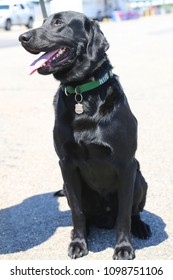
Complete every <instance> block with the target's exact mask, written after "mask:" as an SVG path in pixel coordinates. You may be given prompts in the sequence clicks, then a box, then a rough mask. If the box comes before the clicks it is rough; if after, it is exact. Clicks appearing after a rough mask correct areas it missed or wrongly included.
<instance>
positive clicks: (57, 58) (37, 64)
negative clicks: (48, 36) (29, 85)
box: [29, 47, 72, 75]
mask: <svg viewBox="0 0 173 280" xmlns="http://www.w3.org/2000/svg"><path fill="white" fill-rule="evenodd" d="M71 58H72V51H71V50H70V48H67V47H60V48H58V49H57V50H55V51H51V52H46V53H45V54H43V55H41V56H40V57H39V58H37V59H36V60H34V61H33V62H32V64H31V65H30V67H29V75H32V74H33V73H34V72H35V71H37V70H38V72H39V73H40V74H49V73H50V72H53V70H54V69H56V68H57V67H58V66H60V65H62V64H64V63H66V62H68V61H69V60H70V59H71Z"/></svg>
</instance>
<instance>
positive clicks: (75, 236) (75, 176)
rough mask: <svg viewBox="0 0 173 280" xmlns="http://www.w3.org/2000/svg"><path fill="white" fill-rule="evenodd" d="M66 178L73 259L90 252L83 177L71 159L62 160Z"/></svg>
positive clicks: (61, 163)
mask: <svg viewBox="0 0 173 280" xmlns="http://www.w3.org/2000/svg"><path fill="white" fill-rule="evenodd" d="M60 166H61V171H62V175H63V179H64V188H65V193H66V196H67V199H68V203H69V206H70V208H71V211H72V221H73V230H72V235H71V239H72V241H71V243H70V245H69V247H68V255H69V257H71V258H72V259H76V258H80V257H82V256H84V255H86V254H87V253H88V249H87V240H86V237H87V234H86V219H85V216H84V214H83V211H82V200H81V187H82V186H81V184H82V183H81V178H80V174H79V171H78V170H77V168H76V167H74V166H73V163H71V162H70V161H69V160H63V161H61V162H60Z"/></svg>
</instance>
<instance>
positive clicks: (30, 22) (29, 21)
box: [26, 17, 34, 29]
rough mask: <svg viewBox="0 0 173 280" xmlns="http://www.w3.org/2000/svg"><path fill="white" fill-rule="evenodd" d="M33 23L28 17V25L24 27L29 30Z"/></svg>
mask: <svg viewBox="0 0 173 280" xmlns="http://www.w3.org/2000/svg"><path fill="white" fill-rule="evenodd" d="M33 23H34V20H33V18H32V17H30V18H29V19H28V23H27V24H26V27H27V28H29V29H31V28H33Z"/></svg>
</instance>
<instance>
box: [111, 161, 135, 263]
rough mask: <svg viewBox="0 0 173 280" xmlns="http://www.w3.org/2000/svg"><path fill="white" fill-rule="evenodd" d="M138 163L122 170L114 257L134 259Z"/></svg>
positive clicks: (133, 163) (117, 258)
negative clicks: (133, 207)
mask: <svg viewBox="0 0 173 280" xmlns="http://www.w3.org/2000/svg"><path fill="white" fill-rule="evenodd" d="M135 175H136V165H135V162H132V163H131V164H130V165H129V166H128V167H126V168H124V169H123V170H122V171H121V172H120V180H119V182H120V185H119V189H118V216H117V221H116V242H117V243H116V246H115V251H114V255H113V259H116V260H132V259H134V258H135V253H134V250H133V247H132V245H131V212H132V203H133V191H134V181H135Z"/></svg>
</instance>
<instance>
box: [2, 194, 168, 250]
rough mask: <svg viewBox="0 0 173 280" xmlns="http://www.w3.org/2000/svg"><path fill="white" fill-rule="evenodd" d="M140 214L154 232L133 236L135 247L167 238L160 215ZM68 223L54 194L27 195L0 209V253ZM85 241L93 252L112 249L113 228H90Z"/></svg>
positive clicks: (48, 234) (45, 237)
mask: <svg viewBox="0 0 173 280" xmlns="http://www.w3.org/2000/svg"><path fill="white" fill-rule="evenodd" d="M62 199H66V198H62ZM142 216H143V217H142V218H143V220H144V221H145V222H146V223H148V224H149V225H150V226H151V230H152V232H154V234H153V235H152V237H151V238H150V239H148V240H139V239H136V238H133V245H134V248H135V249H140V248H144V247H148V246H155V245H158V244H160V243H161V242H163V241H164V240H165V239H167V238H168V235H167V233H166V232H165V223H164V222H163V220H162V219H161V218H160V217H159V216H157V215H155V214H152V213H150V212H147V211H144V212H143V214H142ZM68 226H72V222H71V211H70V210H67V211H60V210H59V203H58V202H57V198H56V197H54V195H53V193H46V194H40V195H36V196H33V197H30V198H27V199H25V200H24V201H23V202H22V203H21V204H18V205H15V206H12V207H9V208H6V209H3V210H0V254H10V253H16V252H20V251H26V250H28V249H31V248H33V247H35V246H37V245H39V244H41V243H43V242H45V241H46V240H48V239H49V238H50V237H51V236H52V235H53V234H54V233H55V231H56V230H57V229H58V227H68ZM57 240H58V235H57ZM69 241H70V236H69ZM88 244H89V250H90V251H92V252H100V251H103V250H105V249H106V248H108V247H112V248H114V246H115V230H102V229H96V228H94V227H93V228H92V229H91V231H90V235H89V239H88ZM55 246H56V245H55Z"/></svg>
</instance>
